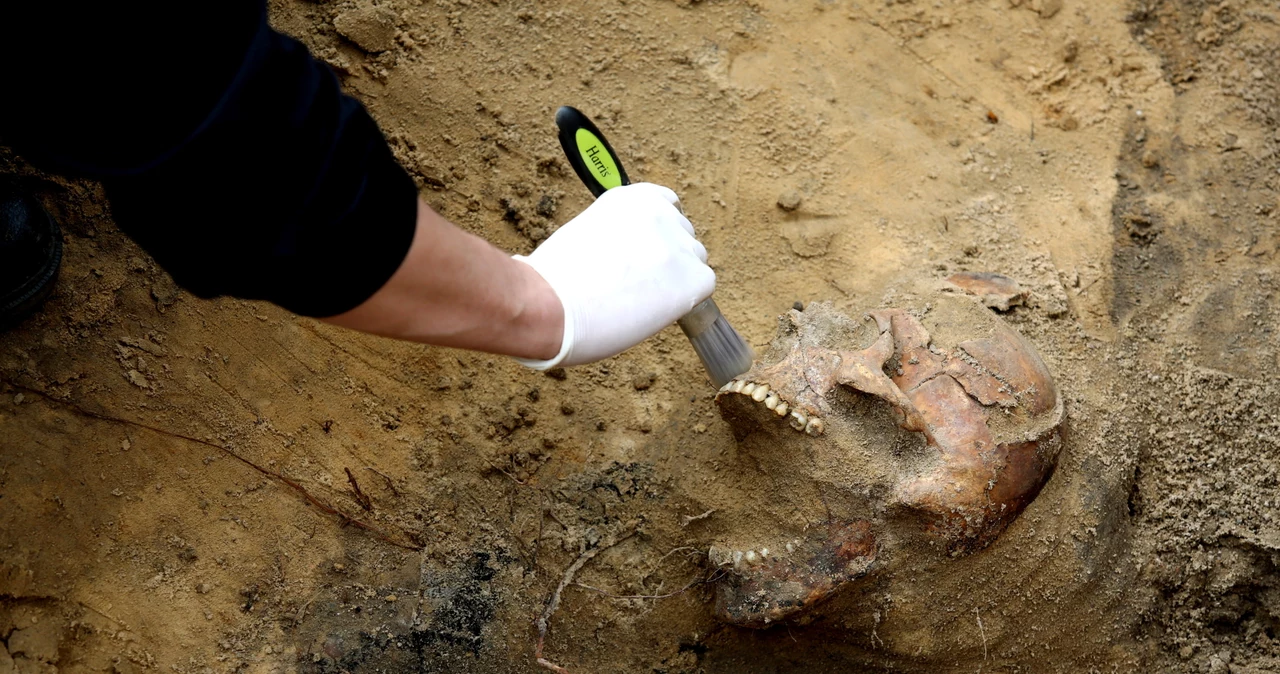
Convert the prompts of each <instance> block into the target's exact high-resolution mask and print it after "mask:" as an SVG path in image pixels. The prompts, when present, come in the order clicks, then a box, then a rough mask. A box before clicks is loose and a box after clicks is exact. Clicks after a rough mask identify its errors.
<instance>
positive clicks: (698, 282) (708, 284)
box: [689, 262, 716, 309]
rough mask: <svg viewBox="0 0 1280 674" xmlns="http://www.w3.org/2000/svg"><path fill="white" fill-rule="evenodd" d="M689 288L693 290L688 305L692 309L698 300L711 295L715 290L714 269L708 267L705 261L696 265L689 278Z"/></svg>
mask: <svg viewBox="0 0 1280 674" xmlns="http://www.w3.org/2000/svg"><path fill="white" fill-rule="evenodd" d="M690 289H691V290H692V291H693V296H694V301H693V304H691V305H689V308H690V309H692V308H693V307H694V306H696V305H697V304H698V302H701V301H702V300H705V299H707V298H708V297H711V293H714V292H715V291H716V272H715V270H714V269H712V268H711V267H708V266H707V265H706V264H705V262H704V263H703V264H700V265H698V267H697V269H695V270H694V271H693V276H692V278H691V279H690Z"/></svg>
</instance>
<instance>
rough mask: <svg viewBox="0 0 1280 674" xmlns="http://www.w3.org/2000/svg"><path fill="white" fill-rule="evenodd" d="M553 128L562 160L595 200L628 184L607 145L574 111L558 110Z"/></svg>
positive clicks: (598, 131)
mask: <svg viewBox="0 0 1280 674" xmlns="http://www.w3.org/2000/svg"><path fill="white" fill-rule="evenodd" d="M556 126H557V127H559V128H560V147H562V148H564V155H565V157H567V158H568V159H569V164H570V165H571V166H573V171H574V173H577V174H578V178H580V179H581V180H582V182H583V183H584V184H586V186H587V189H589V190H591V194H593V195H595V196H597V197H598V196H600V195H601V194H604V193H605V192H606V191H608V190H610V189H613V188H615V187H622V186H623V185H630V184H631V180H630V179H629V178H627V172H626V170H625V169H623V168H622V162H620V161H618V155H617V153H615V152H614V151H613V147H612V146H611V145H609V141H607V140H605V138H604V134H603V133H600V129H598V128H596V125H595V124H592V123H591V120H590V119H589V118H588V117H587V116H586V115H584V114H582V112H580V111H579V110H578V109H577V108H571V107H569V106H567V105H566V106H564V107H562V108H560V109H559V110H557V111H556Z"/></svg>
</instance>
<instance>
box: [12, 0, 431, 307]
mask: <svg viewBox="0 0 1280 674" xmlns="http://www.w3.org/2000/svg"><path fill="white" fill-rule="evenodd" d="M9 4H12V5H23V6H26V7H25V8H18V9H16V10H15V9H13V8H10V9H0V23H3V28H0V42H4V43H5V44H4V45H3V46H0V52H4V54H3V55H4V56H5V57H9V58H8V59H7V62H8V63H14V62H15V61H14V60H13V59H14V58H16V59H18V60H17V61H16V62H17V63H20V64H23V66H24V67H23V68H21V71H22V72H21V73H20V74H19V75H18V76H16V77H15V78H13V79H12V80H11V82H10V83H9V84H8V85H6V87H5V88H6V89H7V94H10V95H11V96H9V100H10V101H11V102H12V101H14V100H20V101H24V102H25V103H24V104H23V105H19V106H13V105H11V103H9V102H6V103H0V140H3V141H4V142H6V143H9V144H11V145H12V146H14V147H15V149H17V150H18V151H19V153H21V154H23V155H24V156H26V157H28V158H29V159H30V160H32V161H33V162H34V163H36V164H37V165H40V166H42V167H45V168H48V169H50V170H55V171H63V172H67V173H73V174H78V175H86V176H90V177H94V178H98V179H100V180H102V182H103V185H104V187H105V189H106V193H107V196H108V198H109V200H110V202H111V207H112V213H113V215H114V217H115V220H116V222H117V223H118V224H119V226H120V227H121V229H123V230H124V231H125V232H126V233H128V234H129V235H130V236H131V237H132V238H134V240H136V241H137V242H138V243H139V244H140V245H141V246H142V247H143V248H145V249H146V250H147V251H148V252H149V253H150V254H151V255H152V256H153V257H154V258H155V259H156V261H157V262H159V263H160V264H161V265H162V266H163V267H165V269H166V270H167V271H169V273H170V274H172V275H173V277H174V279H175V280H176V281H177V282H178V283H179V284H180V285H182V286H183V287H185V288H186V289H188V290H189V291H191V292H192V293H194V294H196V295H199V296H202V297H216V296H220V295H230V296H235V297H242V298H248V299H263V300H267V301H270V302H274V303H276V304H278V305H280V306H282V307H284V308H286V309H289V310H291V311H294V312H296V313H299V314H303V315H309V316H329V315H334V314H338V313H341V312H343V311H346V310H348V309H351V308H353V307H355V306H357V305H358V304H360V303H361V302H363V301H364V300H365V299H367V298H368V297H369V296H370V295H372V294H373V293H374V292H376V291H377V290H378V289H379V288H381V287H382V285H383V284H385V283H386V281H387V279H388V278H390V277H391V275H392V274H393V273H395V271H396V269H398V268H399V265H400V263H401V262H402V261H403V259H404V256H405V254H406V252H407V251H408V248H409V245H410V243H411V242H412V239H413V233H414V227H415V223H416V213H417V189H416V187H415V186H414V184H413V182H412V180H411V179H410V178H409V176H408V175H407V174H406V173H405V171H404V170H403V169H402V168H401V167H400V166H399V165H398V164H397V163H396V161H395V158H394V157H393V156H392V154H391V152H390V149H389V148H388V147H387V143H386V141H385V139H384V138H383V136H382V134H381V132H380V131H379V129H378V127H377V124H376V123H375V122H374V121H373V119H372V118H371V117H370V116H369V114H368V112H367V111H366V110H365V109H364V107H363V106H362V105H361V104H360V103H359V102H358V101H356V100H355V99H353V98H351V97H349V96H346V95H345V94H343V93H342V91H341V89H340V86H339V83H338V81H337V79H336V77H334V75H333V74H332V73H331V72H330V71H329V69H328V67H327V66H325V65H324V64H323V63H321V62H319V61H317V60H316V59H314V58H312V57H311V55H310V54H309V53H308V52H307V50H306V48H305V47H304V46H303V45H302V44H300V43H298V42H297V41H295V40H293V39H291V38H288V37H286V36H284V35H281V34H280V33H277V32H275V31H274V30H272V29H271V28H270V27H269V26H268V25H267V21H266V12H265V5H264V3H263V2H261V1H260V0H256V1H252V2H248V1H243V0H241V1H224V2H220V3H145V2H144V3H118V4H117V3H95V4H92V5H91V4H88V3H83V4H82V3H69V4H68V3H9ZM69 5H70V7H69ZM195 5H199V7H195ZM32 6H36V8H35V9H31V7H32ZM40 6H44V9H41V8H40ZM49 7H55V8H57V14H58V16H52V15H46V16H41V13H42V12H43V13H44V14H53V13H54V12H52V11H50V10H48V9H47V8H49ZM77 11H78V12H80V13H79V14H75V13H76V12H77ZM68 12H70V13H72V14H75V17H74V18H73V19H70V20H69V19H68V17H67V13H68ZM6 40H7V42H6ZM50 40H53V42H50ZM45 54H48V58H46V57H45ZM55 57H56V60H55Z"/></svg>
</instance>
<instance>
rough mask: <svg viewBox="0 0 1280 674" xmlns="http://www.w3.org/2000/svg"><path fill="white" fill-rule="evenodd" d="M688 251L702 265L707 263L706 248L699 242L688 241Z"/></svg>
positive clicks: (695, 240) (694, 240)
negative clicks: (696, 257) (691, 252)
mask: <svg viewBox="0 0 1280 674" xmlns="http://www.w3.org/2000/svg"><path fill="white" fill-rule="evenodd" d="M689 250H691V251H693V254H694V255H696V256H698V259H699V260H701V261H702V264H706V263H707V247H706V246H704V245H702V242H701V241H699V240H697V239H690V240H689Z"/></svg>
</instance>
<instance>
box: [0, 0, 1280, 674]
mask: <svg viewBox="0 0 1280 674" xmlns="http://www.w3.org/2000/svg"><path fill="white" fill-rule="evenodd" d="M272 18H273V22H274V23H275V25H276V26H277V27H278V28H280V29H281V30H284V31H286V32H288V33H290V34H292V35H295V36H297V37H299V38H300V39H302V40H303V41H305V42H306V43H307V44H308V45H309V46H310V47H311V48H312V49H313V50H314V51H315V52H316V53H317V54H319V55H321V56H322V57H323V58H324V59H326V60H327V61H328V62H329V63H331V64H332V65H333V66H334V68H335V69H336V70H338V71H339V72H340V73H341V74H342V77H343V79H344V81H345V83H346V85H347V86H348V87H349V88H350V90H351V91H352V92H353V93H355V94H356V95H358V96H359V97H360V98H361V99H362V100H364V101H366V102H367V104H368V105H369V107H370V109H371V110H372V112H373V114H374V116H375V117H376V118H377V119H378V120H379V122H380V123H381V124H382V125H383V128H384V129H385V131H386V133H387V134H388V136H389V137H390V139H391V141H392V143H393V146H394V147H395V149H396V152H397V154H398V156H399V157H400V158H401V159H402V160H403V162H404V163H405V165H406V166H407V167H408V168H409V169H410V171H411V172H412V173H413V174H414V176H415V178H416V179H417V180H418V181H419V183H420V184H421V186H422V189H423V194H424V195H425V196H426V198H427V199H428V200H429V201H430V202H431V203H432V204H433V205H434V206H436V207H437V208H438V209H440V210H441V211H442V212H443V213H444V214H445V215H446V216H448V217H450V218H451V219H453V220H454V221H456V222H458V223H459V224H460V225H462V226H464V227H466V228H468V229H470V230H472V231H475V232H477V233H479V234H481V235H483V236H485V237H487V238H489V239H490V240H492V241H494V242H495V243H496V244H498V245H500V246H502V247H504V248H506V249H508V250H511V251H512V252H527V251H528V250H531V249H532V247H533V246H534V245H535V244H536V243H537V242H538V241H540V240H541V239H542V238H544V237H545V236H546V235H547V233H548V232H549V231H553V230H554V228H555V227H556V226H557V225H558V224H560V223H563V222H564V221H565V220H567V219H568V218H569V217H572V215H573V214H574V213H576V212H578V211H579V210H581V209H582V208H583V207H584V206H585V205H586V204H587V203H588V200H589V198H590V197H589V194H588V193H587V192H586V190H585V189H584V188H582V186H581V185H580V184H579V183H578V182H577V180H576V178H574V176H573V175H572V173H571V171H569V170H568V167H567V164H566V162H564V161H563V160H562V159H561V158H560V157H559V154H560V150H559V148H558V145H557V144H556V140H555V133H554V125H553V123H552V116H553V113H554V110H555V108H556V107H557V106H558V105H561V104H572V105H576V106H578V107H580V108H582V109H584V110H585V111H587V112H588V113H589V114H591V115H593V116H594V118H595V119H596V121H597V123H598V124H600V126H601V127H602V128H604V129H605V130H606V132H607V133H608V134H609V136H610V139H611V141H612V142H613V144H614V145H615V146H616V147H617V149H618V151H619V153H620V154H621V155H622V156H623V158H624V161H625V162H627V165H628V170H629V172H630V173H631V174H632V176H633V177H637V178H640V179H644V180H650V181H654V182H660V183H664V184H667V185H671V186H672V187H674V188H675V189H677V190H678V191H679V192H680V194H681V196H682V198H683V201H684V204H685V208H686V210H687V211H688V212H689V214H690V216H691V218H692V219H693V221H694V222H695V225H696V226H697V228H698V232H699V235H700V236H701V237H702V238H703V240H704V241H705V243H706V245H707V248H708V249H709V250H710V253H711V262H712V264H713V266H714V267H715V268H716V269H717V271H718V274H719V290H718V292H717V298H718V300H719V303H720V305H721V307H722V308H723V309H724V311H725V313H726V315H728V316H729V317H730V318H731V320H733V322H734V323H735V325H736V326H737V327H738V328H739V330H740V331H742V332H743V333H744V335H746V336H747V337H748V338H749V340H750V341H751V342H752V343H753V344H755V345H756V346H757V347H759V348H761V349H763V347H765V346H766V345H767V344H768V343H769V341H770V340H771V339H772V337H773V331H774V326H775V325H776V317H777V316H778V315H779V314H781V313H783V312H784V311H786V310H788V309H790V308H791V307H792V305H793V304H794V303H795V302H797V301H799V302H804V303H807V302H810V301H815V300H826V301H830V302H832V303H834V305H835V306H836V307H837V308H838V309H841V310H845V311H853V310H856V309H859V308H864V307H868V306H875V305H878V304H881V303H889V304H892V303H893V302H894V301H896V300H900V299H902V297H903V295H902V292H901V287H900V280H901V279H903V278H919V277H921V276H929V275H934V276H937V277H942V276H945V275H946V274H947V273H949V272H952V271H955V270H989V271H1000V272H1003V273H1006V274H1008V275H1010V276H1013V277H1015V278H1016V279H1018V280H1019V281H1020V282H1022V283H1023V284H1024V285H1025V286H1027V287H1029V288H1030V289H1031V290H1032V291H1033V293H1032V296H1031V300H1030V301H1029V303H1028V306H1026V307H1020V308H1016V309H1014V310H1013V311H1012V312H1011V313H1009V314H1007V315H1006V319H1007V320H1008V321H1009V322H1010V323H1011V324H1012V325H1014V326H1015V327H1016V328H1017V329H1018V330H1019V331H1020V332H1022V334H1024V335H1025V336H1026V337H1027V338H1028V339H1029V340H1030V341H1031V342H1032V343H1034V344H1035V345H1036V347H1037V348H1038V349H1039V350H1040V352H1041V354H1042V355H1043V356H1044V359H1045V361H1046V362H1047V363H1048V364H1049V366H1050V368H1051V369H1052V370H1053V371H1054V373H1055V374H1056V376H1057V378H1058V383H1059V385H1060V387H1061V389H1062V393H1063V396H1064V398H1065V400H1066V403H1067V414H1068V434H1067V436H1066V443H1065V446H1064V449H1063V450H1062V455H1061V456H1060V457H1059V465H1058V469H1057V472H1056V474H1055V475H1054V476H1053V477H1052V479H1051V480H1050V482H1049V484H1048V485H1047V486H1046V488H1045V490H1044V491H1043V492H1042V493H1041V495H1040V496H1039V498H1038V499H1037V500H1036V501H1035V502H1034V503H1033V504H1032V505H1031V507H1030V508H1028V510H1027V511H1026V512H1025V513H1024V514H1023V515H1022V517H1021V518H1019V519H1018V520H1017V521H1016V522H1015V523H1014V524H1013V526H1011V527H1010V528H1009V530H1008V531H1006V532H1005V534H1004V535H1003V536H1002V537H1001V538H1000V539H999V540H998V541H997V542H996V543H995V544H994V545H993V546H992V547H990V548H988V549H987V550H985V551H982V552H980V553H977V554H974V555H971V556H968V557H961V558H957V559H954V560H948V559H940V558H928V559H923V558H922V560H921V561H920V563H919V566H918V569H917V570H919V572H920V576H919V578H915V577H914V576H911V577H906V576H903V577H897V578H891V579H888V580H886V581H884V583H882V584H880V585H875V586H871V587H868V588H864V589H862V590H860V591H859V592H857V593H855V594H853V595H851V596H849V597H845V598H843V599H842V600H838V601H837V602H835V603H834V604H833V605H832V608H831V610H829V611H828V612H827V615H826V617H825V618H824V619H823V620H821V621H818V622H815V623H813V624H810V625H803V626H779V627H775V628H773V629H770V630H765V631H755V630H746V629H739V628H734V627H728V626H725V625H723V624H720V623H719V622H717V621H716V620H715V619H714V618H713V617H712V616H711V611H710V604H709V602H710V599H711V594H712V591H711V587H710V585H709V584H708V583H707V582H706V581H707V580H708V578H710V575H709V574H710V570H709V569H708V565H707V564H706V561H705V553H706V551H707V550H708V547H709V546H710V545H713V544H731V543H733V542H735V541H737V540H747V539H750V538H751V537H752V536H756V535H759V534H760V533H761V532H763V531H764V530H765V528H766V526H767V524H768V522H770V521H772V520H774V519H777V517H776V515H777V513H778V511H777V509H778V508H780V507H782V505H781V504H785V502H786V501H787V498H788V494H787V493H785V490H784V488H783V487H782V486H780V485H778V484H775V483H773V482H771V481H770V480H768V479H767V477H768V476H767V475H765V474H762V473H761V472H760V471H759V470H758V467H755V466H754V465H753V464H752V463H751V462H750V461H749V460H748V457H746V456H745V455H743V454H741V453H739V452H738V451H737V445H736V443H735V441H734V439H733V436H732V433H731V432H730V430H729V428H728V426H727V424H726V423H725V422H724V421H722V420H721V418H720V416H719V414H718V413H717V411H716V408H715V405H714V403H713V401H712V397H713V396H712V393H713V391H711V390H710V387H709V386H708V385H707V384H706V382H705V379H704V377H703V375H702V373H701V371H700V366H699V365H698V363H697V360H696V357H695V356H694V355H693V354H692V351H691V349H690V348H689V347H688V344H687V343H686V342H685V341H684V339H683V337H682V336H681V335H680V333H679V331H678V330H676V329H674V328H673V329H670V330H667V331H665V332H664V333H662V334H661V335H659V336H658V337H656V338H654V339H652V340H650V341H649V342H647V343H646V344H644V345H642V346H640V347H638V348H636V349H634V350H632V351H630V352H628V353H627V354H624V355H623V356H620V357H618V358H615V359H612V360H610V361H608V362H605V363H602V364H599V365H596V366H590V367H584V368H579V369H573V370H570V371H568V372H563V373H555V374H554V376H546V375H542V374H537V373H533V372H529V371H526V370H523V369H521V368H520V367H519V366H517V365H515V364H513V363H511V362H508V361H506V360H504V359H502V358H497V357H488V356H484V355H475V354H467V353H461V352H455V351H448V350H443V349H432V348H424V347H420V346H416V345H410V344H403V343H395V342H391V341H385V340H380V339H375V338H368V337H363V336H360V335H356V334H353V333H349V332H344V331H342V330H339V329H336V328H331V327H327V326H324V325H320V324H317V323H315V322H313V321H310V320H305V319H299V318H296V317H292V316H290V315H287V314H285V313H284V312H282V311H280V310H278V309H275V308H273V307H270V306H265V305H261V304H256V303H249V302H241V301H235V300H221V301H215V302H205V301H200V300H197V299H195V298H192V297H190V296H188V295H186V294H185V293H183V292H181V291H180V290H179V289H177V288H176V287H175V286H174V285H173V283H172V281H171V280H169V279H168V278H167V277H166V276H165V275H164V273H163V272H162V271H161V270H160V269H158V268H157V267H156V265H155V264H154V262H152V261H151V260H150V259H149V258H147V257H146V255H145V254H143V253H142V252H141V251H140V250H139V249H138V248H137V247H136V246H135V245H133V244H132V243H131V242H130V241H129V240H128V239H126V238H125V237H123V236H122V235H121V234H120V233H119V232H118V231H117V230H116V229H115V227H114V225H113V224H112V222H111V217H110V212H109V208H108V205H107V204H106V202H105V200H104V199H103V196H102V193H101V191H100V189H99V188H98V187H97V186H96V185H95V184H92V183H88V182H80V181H70V180H66V179H63V178H60V177H56V176H48V175H44V174H41V173H39V172H37V171H35V170H34V169H31V168H30V167H28V166H27V165H26V164H25V163H24V162H23V161H22V160H21V158H19V157H16V156H14V155H13V154H12V153H10V152H8V151H7V150H3V149H0V170H3V171H5V172H17V173H20V174H23V175H27V176H29V177H30V178H31V180H32V181H33V183H34V184H36V185H38V186H39V189H40V191H41V193H42V196H43V197H44V199H45V201H46V203H47V204H48V205H49V207H50V208H51V209H52V210H53V211H54V212H55V213H56V215H57V216H58V217H59V218H60V220H61V222H62V223H63V225H64V227H65V240H66V244H67V253H66V256H67V259H66V265H65V268H64V271H63V276H62V279H61V282H60V285H59V288H58V290H57V291H56V293H55V295H54V296H53V298H52V299H51V301H50V303H49V304H48V306H47V307H46V309H45V311H44V312H43V313H42V314H40V315H39V316H37V317H35V318H33V319H31V320H30V321H28V322H27V323H25V324H24V325H23V326H21V327H20V328H19V329H17V330H14V331H12V332H9V333H7V334H4V335H0V642H3V643H4V645H5V648H0V674H8V673H9V672H20V673H24V674H25V673H27V672H42V673H43V672H54V671H63V672H115V673H126V672H128V673H132V672H144V671H149V670H155V671H174V672H231V671H247V672H275V671H280V672H291V671H306V672H340V671H346V672H374V671H384V672H399V671H422V672H437V671H438V672H530V671H539V667H538V665H537V664H536V663H535V661H534V655H533V653H534V646H535V643H536V641H537V638H538V631H537V627H536V621H537V619H538V617H539V616H540V615H543V614H544V611H545V609H546V607H547V605H548V601H549V599H550V598H551V596H552V594H553V592H554V591H555V590H556V588H557V586H559V585H560V584H561V582H562V579H564V578H565V574H566V571H567V570H569V569H570V567H571V566H574V565H575V561H581V562H582V563H581V564H580V565H578V569H579V570H578V571H577V572H576V574H575V576H574V578H573V582H572V583H570V584H568V585H567V586H566V587H564V589H563V592H562V594H561V603H560V604H559V605H558V607H557V610H556V611H555V612H554V613H552V614H551V615H550V620H549V622H548V625H549V633H548V636H547V640H546V644H545V653H544V654H545V657H546V658H547V659H548V660H550V661H552V662H555V663H557V664H559V665H561V666H563V667H565V668H567V669H568V670H569V671H572V672H575V673H576V672H602V671H625V672H655V673H657V672H669V673H672V674H674V673H676V672H800V671H804V672H817V671H841V672H843V671H864V670H866V671H870V670H875V671H930V672H933V671H1069V672H1077V671H1079V672H1083V671H1168V672H1183V671H1189V672H1228V671H1229V672H1237V673H1238V672H1269V671H1280V646H1278V645H1277V643H1276V641H1275V639H1277V638H1278V637H1280V635H1278V634H1277V631H1278V630H1280V576H1278V575H1277V565H1278V564H1280V517H1277V515H1276V512H1277V504H1278V503H1280V476H1278V474H1277V472H1278V463H1280V412H1278V411H1277V410H1280V386H1277V384H1276V381H1275V377H1274V374H1273V373H1274V372H1275V370H1276V368H1277V366H1280V341H1278V339H1277V332H1276V331H1277V327H1278V323H1280V315H1278V314H1277V312H1276V310H1275V309H1274V308H1273V305H1274V303H1275V301H1276V291H1277V284H1278V283H1280V279H1278V278H1277V270H1276V260H1277V249H1278V248H1280V222H1278V219H1280V191H1278V190H1280V153H1278V152H1280V123H1278V122H1280V100H1278V98H1277V97H1278V96H1280V65H1278V64H1280V54H1278V52H1280V25H1278V24H1277V22H1278V21H1280V3H1277V2H1274V1H1273V0H1226V1H1224V2H1222V3H1220V4H1215V3H1210V2H1204V1H1202V0H1166V1H1160V0H1149V1H1146V2H1134V1H1130V2H1121V1H1114V2H1112V1H1108V2H1102V1H1099V2H1086V1H1084V0H1021V1H1019V0H1012V1H1010V0H989V1H984V2H970V1H968V0H939V1H937V2H925V1H923V0H917V1H911V0H900V1H898V2H894V1H892V0H890V1H889V2H879V1H877V2H870V1H866V2H854V1H851V0H804V1H794V0H754V1H751V0H702V1H698V0H676V1H674V2H672V1H669V0H617V1H616V2H607V3H602V2H588V1H587V0H547V1H544V2H533V1H532V0H511V1H508V2H499V1H498V0H491V1H489V2H483V1H481V0H426V1H424V2H415V1H413V0H385V1H383V2H381V3H375V4H370V3H369V2H368V0H352V1H346V2H324V3H310V2H302V1H300V0H274V1H273V3H272ZM780 204H781V205H780ZM782 206H786V208H783V207H782ZM707 513H710V514H707ZM702 515H706V516H705V517H702ZM913 573H914V571H913ZM889 588H893V590H892V591H890V589H889Z"/></svg>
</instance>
